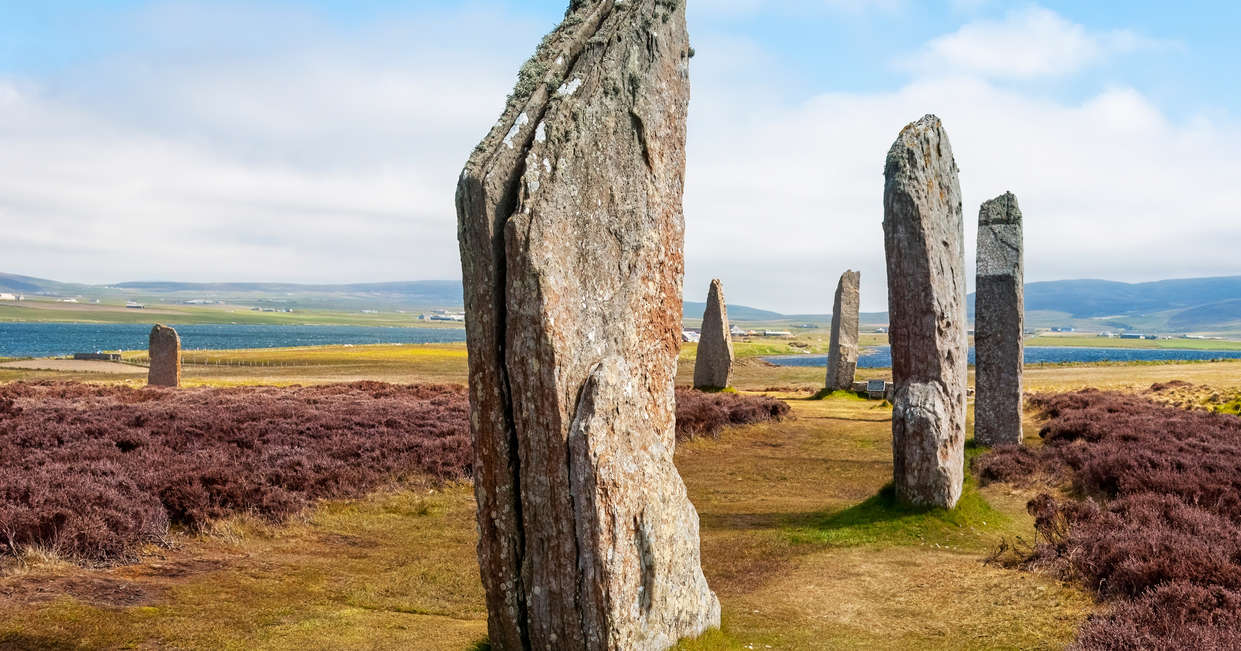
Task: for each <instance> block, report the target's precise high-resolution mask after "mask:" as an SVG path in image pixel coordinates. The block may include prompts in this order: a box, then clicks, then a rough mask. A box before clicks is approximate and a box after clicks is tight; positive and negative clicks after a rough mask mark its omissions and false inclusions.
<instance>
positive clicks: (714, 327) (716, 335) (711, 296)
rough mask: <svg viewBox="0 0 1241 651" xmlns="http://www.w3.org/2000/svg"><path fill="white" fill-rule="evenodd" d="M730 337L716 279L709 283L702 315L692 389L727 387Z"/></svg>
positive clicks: (726, 316) (730, 350)
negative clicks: (709, 287) (705, 305)
mask: <svg viewBox="0 0 1241 651" xmlns="http://www.w3.org/2000/svg"><path fill="white" fill-rule="evenodd" d="M733 359H734V358H733V335H732V331H731V330H730V326H729V325H728V306H727V305H725V304H724V288H723V286H722V285H720V279H719V278H716V279H714V280H712V281H711V289H709V290H707V307H706V309H705V310H704V311H703V313H702V336H701V337H699V339H698V355H697V356H696V357H695V359H694V388H695V389H707V390H718V389H723V388H725V387H727V386H728V385H729V383H730V381H731V380H732V375H733Z"/></svg>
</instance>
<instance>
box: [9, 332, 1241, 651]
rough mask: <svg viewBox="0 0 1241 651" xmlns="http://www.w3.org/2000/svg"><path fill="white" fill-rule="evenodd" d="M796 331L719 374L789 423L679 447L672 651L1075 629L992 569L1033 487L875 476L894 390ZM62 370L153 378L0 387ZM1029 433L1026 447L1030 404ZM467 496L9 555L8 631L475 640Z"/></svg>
mask: <svg viewBox="0 0 1241 651" xmlns="http://www.w3.org/2000/svg"><path fill="white" fill-rule="evenodd" d="M867 337H868V339H866V340H865V341H864V343H866V344H867V345H874V344H875V343H877V341H876V339H877V337H876V336H873V335H867ZM795 343H806V344H808V345H809V346H811V349H812V350H813V351H816V352H817V351H819V350H821V345H822V341H821V340H820V341H809V342H808V341H798V340H797V339H796V338H794V339H793V340H786V339H770V338H755V339H752V340H750V341H740V342H738V344H737V349H738V350H737V353H738V357H739V360H738V362H737V364H736V366H735V372H734V376H733V383H734V385H735V386H736V387H737V388H738V389H739V390H740V391H762V392H765V393H768V394H769V395H773V396H778V397H781V398H784V399H786V400H787V401H788V402H789V404H790V405H791V407H792V410H793V416H794V418H792V419H790V420H786V421H784V422H779V423H765V424H760V425H752V426H746V427H740V428H732V429H727V430H725V431H724V433H723V434H722V435H721V436H720V438H719V439H710V438H705V439H697V440H693V441H689V442H683V443H680V444H678V445H677V449H676V464H677V467H678V469H679V471H680V473H681V475H682V477H683V478H684V480H685V483H686V487H687V489H688V491H689V495H690V498H691V500H692V501H693V503H694V505H695V507H696V508H697V510H698V514H699V517H700V520H701V544H702V562H703V568H704V572H705V573H706V575H707V578H708V581H709V582H710V584H711V587H712V589H713V590H715V592H716V593H717V595H718V596H719V597H720V601H721V604H722V606H723V627H722V629H720V630H718V631H712V632H709V633H707V634H706V635H704V636H703V637H702V638H700V639H698V640H689V641H685V642H683V643H682V644H681V645H680V647H679V648H681V649H764V648H775V649H809V648H858V647H864V648H919V649H949V648H952V649H956V648H1063V647H1065V646H1066V645H1068V644H1069V643H1070V642H1071V640H1072V638H1073V635H1074V632H1075V631H1076V629H1077V627H1078V626H1079V625H1080V624H1081V622H1082V621H1083V620H1084V618H1085V617H1087V616H1088V615H1089V614H1090V613H1091V612H1094V611H1096V609H1097V608H1098V606H1096V605H1095V604H1094V603H1093V602H1092V600H1091V598H1090V597H1089V596H1088V595H1087V594H1086V593H1084V592H1083V591H1081V590H1079V589H1078V588H1076V587H1073V586H1072V585H1069V584H1065V583H1062V582H1061V581H1059V580H1057V579H1056V578H1055V577H1053V576H1052V575H1050V574H1048V573H1043V572H1037V571H1036V572H1029V571H1023V570H1017V569H1007V568H1005V567H1001V566H998V565H994V564H987V563H986V560H987V558H988V557H989V556H990V555H991V554H992V553H993V552H994V551H995V550H996V549H997V548H999V546H1000V545H1001V544H1002V543H1003V542H1004V541H1009V542H1011V541H1015V540H1025V541H1029V540H1031V539H1032V538H1033V527H1032V519H1031V516H1030V515H1029V514H1028V513H1027V511H1026V508H1025V505H1026V501H1027V500H1028V499H1029V498H1030V497H1031V496H1032V493H1030V492H1027V491H1023V490H1020V489H1014V488H1011V487H1003V486H990V487H987V488H979V487H978V486H977V485H975V484H974V483H973V482H972V481H968V480H967V484H966V488H965V493H964V496H963V498H962V501H961V504H960V506H959V507H958V509H956V510H954V511H951V512H948V511H943V510H939V509H916V508H910V507H907V506H903V505H901V504H898V503H896V502H895V501H894V500H893V499H892V496H891V492H890V490H889V489H888V488H886V487H887V485H888V482H889V481H890V479H891V473H892V468H891V423H890V417H891V411H890V407H889V406H887V405H886V403H883V402H879V401H869V400H861V399H858V398H856V397H853V396H848V395H840V394H837V395H833V396H830V397H828V398H826V399H822V400H815V399H811V398H810V396H811V395H812V393H813V392H814V391H815V390H816V389H818V388H819V387H821V385H822V381H823V376H822V374H823V370H822V369H821V368H790V367H775V366H772V365H769V364H765V363H764V362H762V361H761V360H760V359H758V357H760V356H762V355H769V354H784V353H790V352H792V351H796V350H801V348H800V347H799V346H794V345H792V344H795ZM816 347H820V348H816ZM694 350H695V347H694V346H692V345H687V346H685V347H684V348H683V352H682V356H681V359H680V364H679V365H680V369H679V373H678V384H686V383H688V382H689V379H690V377H691V376H692V372H693V364H694V356H693V353H694ZM127 361H128V362H131V363H135V364H136V363H141V362H143V361H144V359H143V354H142V353H130V354H127ZM184 361H185V366H184V369H183V380H184V382H185V383H186V384H187V385H212V386H242V385H254V384H285V385H287V384H312V383H324V382H342V381H354V380H384V381H389V382H446V383H455V384H461V383H464V382H465V381H466V349H465V345H464V344H433V345H404V346H400V345H376V346H323V347H306V348H286V349H269V350H235V351H209V352H206V351H188V352H186V353H185V359H184ZM886 373H889V371H887V370H886V369H864V370H860V371H859V373H858V377H859V379H866V378H870V377H883V376H884V375H885V374H886ZM1237 378H1241V361H1228V362H1211V363H1198V364H1184V365H1121V364H1114V365H1106V366H1086V365H1080V366H1073V367H1036V368H1028V369H1027V371H1026V374H1025V381H1026V385H1027V387H1028V388H1029V390H1030V391H1032V392H1034V391H1048V390H1057V391H1062V390H1070V389H1076V388H1079V387H1083V386H1098V387H1110V388H1117V389H1127V390H1128V389H1143V388H1145V387H1149V386H1150V385H1151V383H1153V382H1167V381H1168V380H1173V379H1179V380H1185V381H1187V382H1190V383H1192V384H1193V385H1194V386H1195V387H1198V388H1195V389H1194V391H1195V392H1197V393H1195V394H1194V395H1195V396H1197V394H1198V393H1203V392H1206V393H1204V394H1203V395H1206V394H1213V393H1218V394H1219V396H1220V402H1221V405H1222V406H1221V409H1225V408H1229V407H1228V405H1224V404H1223V402H1224V400H1225V399H1230V398H1228V397H1229V396H1232V395H1236V394H1237V389H1236V386H1235V385H1236V384H1237V383H1238V379H1237ZM55 379H61V380H64V379H72V380H88V381H96V382H127V383H132V384H135V385H140V384H143V383H144V378H141V377H133V376H130V377H120V376H115V377H114V376H108V375H104V374H98V373H86V372H76V373H66V372H52V371H26V370H19V369H0V381H6V380H55ZM1207 387H1211V388H1207ZM1187 391H1188V390H1187ZM1187 395H1188V394H1187ZM1178 399H1179V398H1178ZM1025 431H1026V436H1027V443H1028V444H1030V445H1038V444H1039V439H1038V436H1037V433H1038V431H1039V423H1038V422H1037V421H1036V420H1034V418H1033V415H1030V416H1029V417H1028V420H1027V422H1026V427H1025ZM976 452H977V450H975V449H970V450H969V451H968V453H969V454H971V455H972V454H975V453H976ZM473 509H474V497H473V493H472V489H471V487H470V486H469V485H468V484H467V483H460V484H448V485H436V484H433V483H432V484H427V483H421V482H418V481H414V482H409V483H403V484H400V485H394V486H392V487H391V488H390V489H385V490H381V491H378V492H377V493H375V494H372V495H369V496H365V497H361V498H359V499H356V500H346V501H332V502H324V503H320V504H319V505H317V506H315V507H313V508H310V509H307V510H306V511H305V512H304V513H301V514H299V515H298V516H296V517H294V518H293V519H292V520H290V521H289V522H287V523H284V524H272V523H268V522H259V521H256V520H254V519H252V518H245V517H235V518H229V519H226V520H223V521H219V522H217V523H216V524H215V525H214V526H212V527H211V528H210V529H208V530H206V531H175V532H173V534H172V539H171V543H172V544H171V545H170V546H168V547H154V546H153V547H152V548H151V549H149V550H148V551H147V552H146V553H145V554H144V555H143V557H142V558H141V559H140V561H139V562H137V563H134V564H130V565H120V566H108V567H83V566H80V565H76V564H73V563H70V562H66V561H64V560H63V559H59V558H57V557H56V556H55V555H54V554H51V553H48V552H47V551H46V550H28V552H27V553H25V554H24V555H22V556H21V557H20V558H16V559H14V558H9V559H6V560H3V561H0V604H3V607H2V608H0V648H30V647H33V648H48V649H54V648H83V647H85V648H169V647H199V648H275V649H298V650H300V649H306V648H358V647H365V648H379V649H386V648H392V649H396V648H425V649H477V648H485V647H482V646H480V643H481V642H482V640H483V639H484V636H485V630H486V621H485V620H486V612H485V609H484V607H483V603H482V591H481V585H480V583H479V579H478V569H477V564H476V562H475V549H474V541H475V539H474V536H475V524H474V510H473ZM36 587H37V590H36V589H35V588H36ZM997 604H1002V607H997Z"/></svg>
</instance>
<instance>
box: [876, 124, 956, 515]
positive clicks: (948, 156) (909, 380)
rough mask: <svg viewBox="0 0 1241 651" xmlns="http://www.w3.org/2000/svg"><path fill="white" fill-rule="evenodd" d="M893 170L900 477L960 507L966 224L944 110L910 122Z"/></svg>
mask: <svg viewBox="0 0 1241 651" xmlns="http://www.w3.org/2000/svg"><path fill="white" fill-rule="evenodd" d="M884 178H885V182H884V192H883V234H884V249H885V251H886V253H887V262H888V264H887V269H888V313H889V320H890V324H889V328H888V332H889V334H888V336H889V339H890V343H891V347H892V378H893V380H894V382H895V384H896V393H895V395H894V396H893V398H894V399H893V405H892V457H893V459H892V460H893V474H894V484H895V486H896V493H897V495H898V496H899V497H900V498H902V499H904V500H906V501H909V502H912V503H914V504H921V505H928V506H940V507H944V508H952V507H954V506H956V503H957V500H958V499H959V498H960V497H961V482H962V479H963V473H964V461H965V400H966V398H965V383H966V373H967V366H966V365H967V361H968V359H967V357H966V354H967V351H968V346H967V339H966V332H965V272H964V269H965V259H964V251H965V246H964V239H965V229H964V223H963V221H962V218H961V188H960V186H959V185H958V183H957V164H956V161H955V160H953V157H952V146H951V145H950V144H949V143H948V134H947V133H945V132H944V128H943V125H942V124H941V123H940V121H939V118H937V117H935V116H933V115H927V116H926V117H923V118H922V119H921V120H919V121H917V122H914V123H913V124H910V125H908V126H906V127H905V128H904V129H903V130H901V134H900V136H898V137H897V139H896V142H895V143H894V144H893V145H892V148H891V149H890V150H889V151H888V158H887V163H886V165H885V168H884Z"/></svg>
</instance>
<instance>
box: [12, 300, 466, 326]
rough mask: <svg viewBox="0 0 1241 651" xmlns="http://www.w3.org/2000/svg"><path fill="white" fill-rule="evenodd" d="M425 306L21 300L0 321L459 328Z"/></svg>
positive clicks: (458, 324)
mask: <svg viewBox="0 0 1241 651" xmlns="http://www.w3.org/2000/svg"><path fill="white" fill-rule="evenodd" d="M429 311H430V310H429V309H428V310H417V309H414V310H405V311H404V313H402V312H396V311H393V312H379V313H378V314H366V313H363V312H361V311H356V312H348V311H340V310H297V311H295V312H291V313H290V312H260V311H255V310H252V309H250V308H249V307H245V306H239V305H205V306H198V305H179V304H175V303H168V304H163V303H153V304H148V305H147V307H146V308H144V309H141V310H136V309H128V308H126V307H125V306H124V305H123V304H115V303H112V304H109V303H102V304H91V303H60V302H54V301H41V300H26V301H22V302H20V303H7V302H6V303H0V322H38V323H142V324H149V323H171V324H176V325H199V324H238V325H356V326H405V327H415V326H416V327H419V328H461V327H463V326H462V324H461V323H459V322H458V323H454V322H447V321H422V320H420V319H419V318H418V315H419V314H421V313H423V312H429Z"/></svg>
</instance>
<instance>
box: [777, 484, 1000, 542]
mask: <svg viewBox="0 0 1241 651" xmlns="http://www.w3.org/2000/svg"><path fill="white" fill-rule="evenodd" d="M1010 521H1011V518H1010V517H1009V516H1007V515H1005V514H1004V513H1001V512H999V511H997V510H995V509H993V508H992V507H991V505H990V504H988V503H987V501H986V500H985V499H983V497H982V495H981V494H979V492H978V490H977V488H975V487H974V482H973V481H972V480H971V479H968V478H967V479H966V481H965V486H964V488H963V490H962V493H961V499H960V500H959V501H958V502H957V506H956V508H954V509H952V510H948V509H942V508H936V507H928V506H917V505H914V504H910V503H908V502H905V501H903V500H900V499H898V498H897V496H896V489H895V487H894V486H893V485H892V484H890V483H889V484H887V485H886V486H884V487H883V488H881V489H880V490H879V492H878V493H877V494H875V495H873V496H871V497H869V498H867V499H866V500H864V501H863V502H861V503H859V504H855V505H854V506H850V507H848V508H846V509H842V510H838V511H830V512H825V513H817V514H813V515H810V516H809V517H806V518H804V519H802V520H801V521H800V522H797V523H796V524H794V525H793V526H792V527H791V528H790V530H789V534H790V537H791V538H792V540H793V542H800V543H818V544H826V545H829V546H834V547H836V546H839V547H849V546H856V545H873V544H883V545H939V546H948V547H956V546H969V547H976V546H979V545H984V546H985V544H987V543H985V542H984V541H985V540H986V539H988V538H990V537H991V536H988V535H986V534H987V533H988V532H987V530H999V529H1003V527H1005V526H1006V525H1008V524H1009V523H1010Z"/></svg>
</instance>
